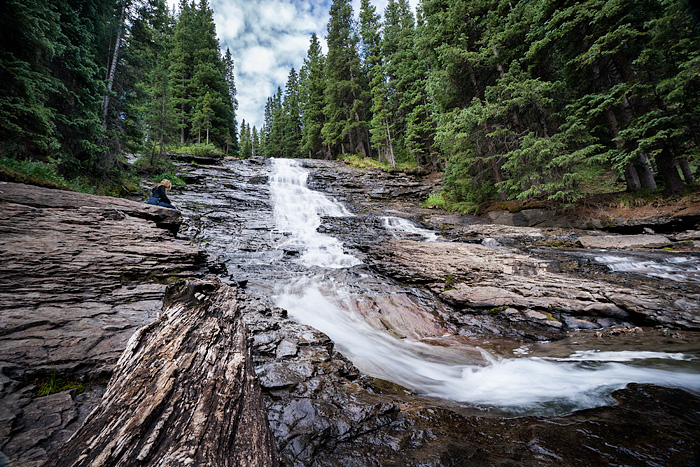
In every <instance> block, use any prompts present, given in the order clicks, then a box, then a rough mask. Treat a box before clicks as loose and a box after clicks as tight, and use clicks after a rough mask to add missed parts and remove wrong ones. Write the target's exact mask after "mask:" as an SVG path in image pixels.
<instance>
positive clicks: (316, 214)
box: [270, 159, 360, 268]
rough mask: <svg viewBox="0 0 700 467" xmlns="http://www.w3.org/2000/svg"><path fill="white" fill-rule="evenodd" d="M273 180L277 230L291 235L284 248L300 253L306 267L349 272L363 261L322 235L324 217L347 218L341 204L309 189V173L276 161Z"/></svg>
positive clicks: (288, 161)
mask: <svg viewBox="0 0 700 467" xmlns="http://www.w3.org/2000/svg"><path fill="white" fill-rule="evenodd" d="M274 164H275V169H274V171H273V173H272V175H271V177H270V192H271V196H272V203H273V206H274V218H275V223H276V225H277V229H278V230H280V231H282V232H285V233H288V234H289V239H288V240H286V241H285V242H284V243H283V244H282V245H280V246H281V247H284V248H297V249H299V250H301V252H302V255H301V262H302V264H304V265H306V266H320V267H326V268H346V267H350V266H354V265H356V264H360V260H358V259H357V258H355V257H354V256H352V255H350V254H347V253H344V252H343V246H342V245H341V243H340V242H339V241H338V240H337V239H336V238H333V237H331V236H329V235H324V234H322V233H319V232H318V231H317V230H316V229H318V227H319V226H320V225H321V216H329V217H348V216H350V215H351V214H350V213H349V212H348V211H347V209H345V208H344V207H343V206H342V205H341V204H339V203H336V202H334V201H332V200H330V199H328V198H327V197H326V196H324V195H323V194H322V193H319V192H317V191H313V190H310V189H309V188H307V186H306V178H307V177H308V172H307V171H306V170H305V169H304V168H303V167H301V166H299V164H298V162H297V161H295V160H292V159H275V160H274Z"/></svg>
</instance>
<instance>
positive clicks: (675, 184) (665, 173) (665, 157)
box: [656, 149, 685, 193]
mask: <svg viewBox="0 0 700 467" xmlns="http://www.w3.org/2000/svg"><path fill="white" fill-rule="evenodd" d="M656 165H657V166H658V168H659V173H660V174H661V176H662V177H663V178H664V182H665V184H666V191H667V192H668V193H680V192H681V191H683V190H685V183H683V180H681V176H680V175H679V174H678V167H677V165H676V160H675V158H674V157H673V155H672V154H671V152H670V151H669V150H668V149H666V150H664V151H662V152H661V154H659V155H657V156H656Z"/></svg>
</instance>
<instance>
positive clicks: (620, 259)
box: [594, 252, 700, 283]
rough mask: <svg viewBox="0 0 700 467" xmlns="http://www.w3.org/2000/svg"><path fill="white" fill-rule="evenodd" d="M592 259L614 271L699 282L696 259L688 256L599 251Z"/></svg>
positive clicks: (678, 280) (698, 268)
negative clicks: (650, 255) (636, 255)
mask: <svg viewBox="0 0 700 467" xmlns="http://www.w3.org/2000/svg"><path fill="white" fill-rule="evenodd" d="M594 259H595V261H597V262H599V263H603V264H605V265H606V266H608V268H610V270H611V271H615V272H631V273H635V274H642V275H646V276H651V277H656V278H659V279H666V280H671V281H675V282H696V283H697V282H700V266H698V260H697V258H693V257H689V256H669V257H664V258H659V259H652V258H645V259H640V258H637V257H634V256H629V255H624V254H619V253H618V254H614V253H611V252H601V253H599V254H596V255H595V256H594Z"/></svg>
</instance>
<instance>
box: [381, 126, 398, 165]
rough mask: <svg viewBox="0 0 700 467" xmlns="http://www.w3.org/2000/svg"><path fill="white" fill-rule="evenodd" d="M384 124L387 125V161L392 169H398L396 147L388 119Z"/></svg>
mask: <svg viewBox="0 0 700 467" xmlns="http://www.w3.org/2000/svg"><path fill="white" fill-rule="evenodd" d="M384 124H385V125H386V161H387V162H388V163H389V165H391V166H392V167H396V159H395V158H394V145H393V143H392V142H391V131H390V130H389V121H388V120H387V119H384ZM380 162H381V160H380Z"/></svg>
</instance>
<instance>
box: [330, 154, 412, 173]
mask: <svg viewBox="0 0 700 467" xmlns="http://www.w3.org/2000/svg"><path fill="white" fill-rule="evenodd" d="M342 160H343V162H345V163H346V164H348V165H351V166H353V167H355V168H356V169H379V170H382V171H384V172H403V173H407V174H418V173H422V172H423V169H422V168H421V167H420V166H419V165H417V164H416V163H414V162H398V163H397V164H396V166H395V167H392V166H390V165H389V164H388V163H387V162H379V161H378V160H376V159H372V158H369V157H362V156H361V155H360V154H350V155H346V156H345V157H344V158H343V159H342Z"/></svg>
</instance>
